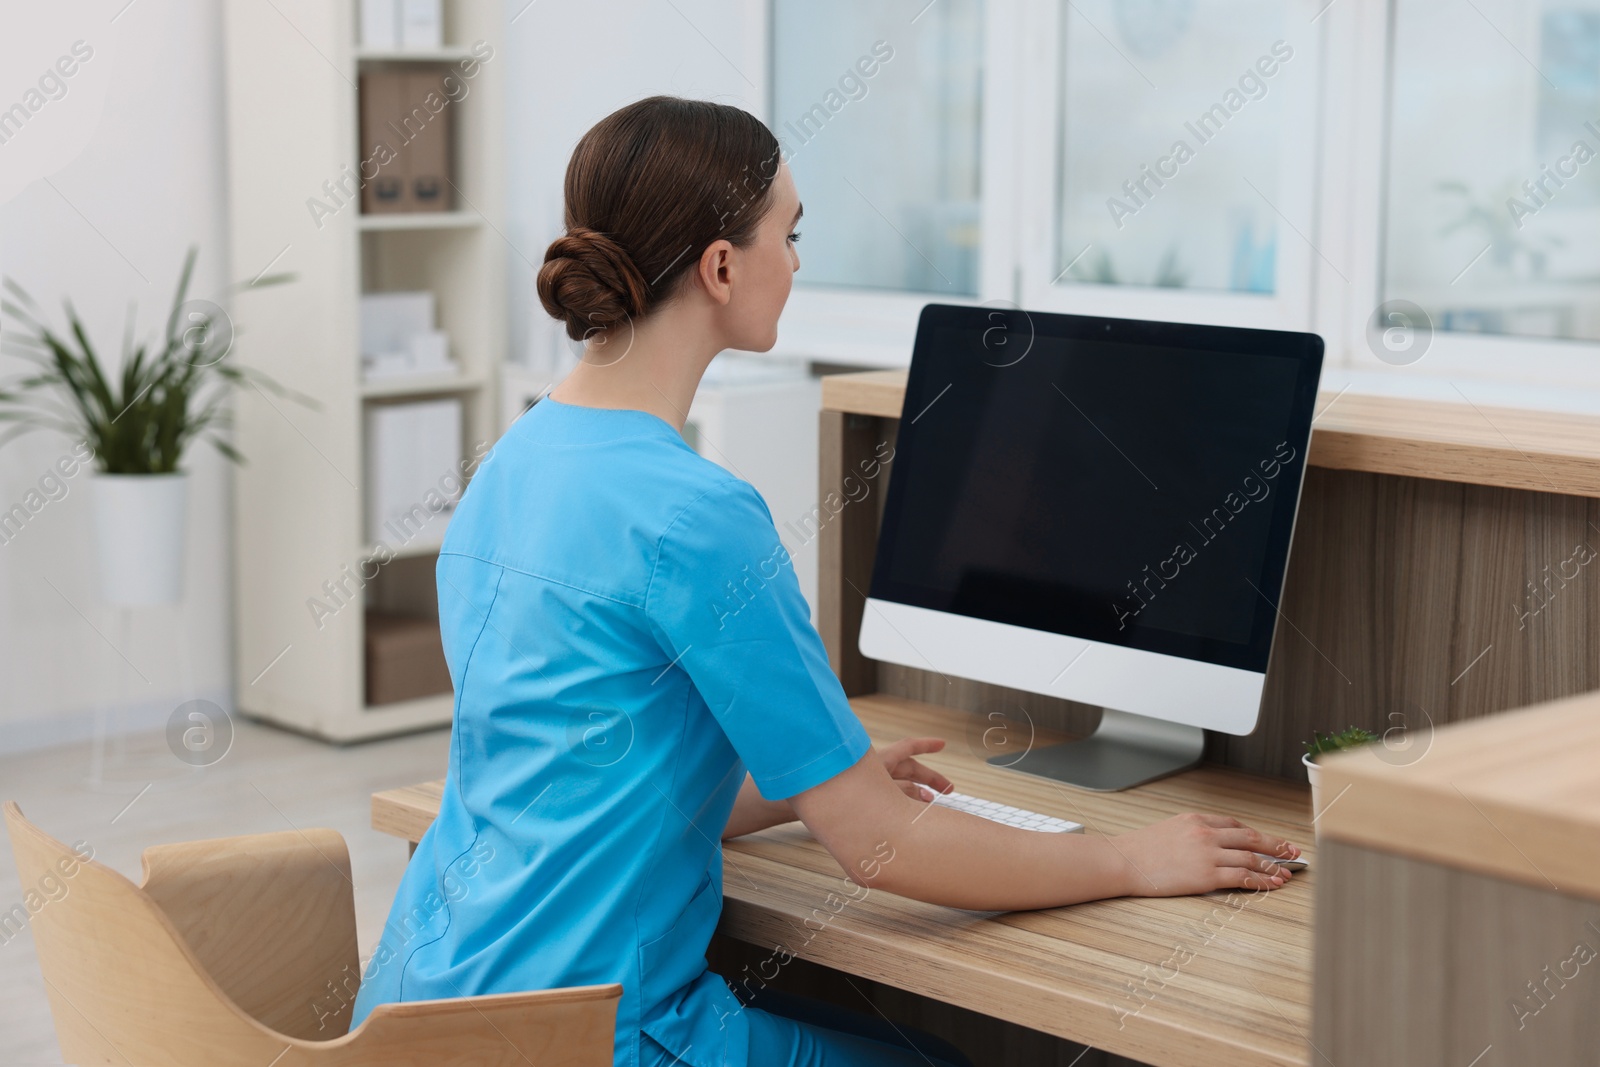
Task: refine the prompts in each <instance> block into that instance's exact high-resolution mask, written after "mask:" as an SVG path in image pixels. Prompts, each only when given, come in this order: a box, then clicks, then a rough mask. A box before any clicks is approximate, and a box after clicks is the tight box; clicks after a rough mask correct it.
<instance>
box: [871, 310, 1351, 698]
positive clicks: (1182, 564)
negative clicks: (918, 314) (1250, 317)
mask: <svg viewBox="0 0 1600 1067" xmlns="http://www.w3.org/2000/svg"><path fill="white" fill-rule="evenodd" d="M1024 352H1025V354H1023V353H1024ZM1321 357H1322V342H1321V339H1320V338H1318V337H1317V336H1316V335H1314V334H1302V333H1288V332H1282V331H1271V330H1244V329H1234V328H1224V327H1204V326H1193V325H1185V324H1175V323H1150V322H1138V321H1134V320H1126V319H1103V318H1094V317H1089V316H1077V315H1054V314H1043V313H1038V312H1031V313H1024V312H1019V311H1015V310H1010V311H996V310H995V309H993V308H973V307H952V306H948V305H929V306H928V307H927V308H926V309H924V312H923V316H922V320H921V322H920V324H919V327H918V332H917V341H916V348H915V350H914V353H913V357H912V362H911V368H910V372H909V375H908V380H907V388H906V398H905V405H904V410H903V412H902V417H901V420H900V428H899V438H898V440H897V442H896V445H895V453H894V463H893V468H892V471H893V473H892V477H891V479H890V483H889V489H888V498H887V500H886V501H885V509H884V523H883V529H882V532H881V535H880V539H879V545H878V554H877V559H876V565H875V568H874V572H873V579H872V595H873V596H874V597H877V598H880V599H886V600H893V601H898V602H901V603H909V604H915V605H918V606H921V607H926V608H932V609H935V610H940V611H948V612H954V613H957V614H962V615H969V616H972V617H975V618H983V619H990V620H993V621H997V622H1005V623H1010V624H1012V625H1017V626H1025V627H1029V628H1032V629H1037V630H1047V631H1052V632H1056V633H1063V634H1070V635H1072V636H1076V637H1082V638H1088V639H1091V640H1096V641H1103V642H1107V643H1110V644H1119V645H1125V646H1128V647H1133V648H1141V649H1146V650H1148V651H1152V652H1162V653H1166V654H1169V655H1177V656H1184V657H1187V658H1190V659H1199V660H1203V661H1206V662H1212V663H1219V664H1224V665H1227V666H1235V667H1242V668H1246V669H1250V670H1257V671H1264V670H1265V669H1266V662H1267V657H1268V654H1269V653H1270V650H1271V642H1272V634H1273V626H1274V622H1275V620H1276V617H1277V601H1278V596H1279V591H1280V588H1281V586H1282V581H1283V572H1284V568H1285V566H1286V563H1287V559H1288V548H1289V538H1290V533H1291V531H1292V527H1293V521H1294V510H1295V505H1296V502H1297V500H1298V496H1299V490H1300V482H1301V478H1302V474H1303V470H1304V464H1305V450H1306V444H1307V441H1308V439H1309V436H1310V424H1311V418H1312V408H1313V405H1314V403H1315V399H1316V386H1317V379H1318V375H1319V373H1320V369H1321Z"/></svg>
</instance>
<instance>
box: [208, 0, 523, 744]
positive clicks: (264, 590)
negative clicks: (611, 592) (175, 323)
mask: <svg viewBox="0 0 1600 1067" xmlns="http://www.w3.org/2000/svg"><path fill="white" fill-rule="evenodd" d="M357 8H358V5H357V4H356V3H355V2H354V0H274V2H273V3H270V4H264V3H261V2H260V0H227V2H226V5H225V16H224V22H225V31H224V32H225V47H226V49H227V104H226V107H227V119H228V121H227V128H228V138H229V143H228V149H229V187H230V194H231V201H230V213H231V223H232V230H231V233H232V249H231V252H232V257H231V264H232V271H231V274H232V277H234V278H236V279H251V278H255V277H257V276H259V275H261V274H263V273H278V272H292V273H294V274H295V275H296V280H295V281H293V282H291V283H289V284H285V285H277V286H271V287H267V288H263V289H260V290H256V291H246V292H244V293H241V294H240V295H239V296H237V297H236V298H235V300H234V303H233V308H232V311H233V314H234V317H235V319H236V320H237V322H238V323H239V331H238V340H237V342H236V344H237V347H238V354H239V358H240V359H241V361H242V362H245V363H248V364H250V365H252V366H255V367H259V368H260V369H262V370H264V371H265V372H267V373H268V374H270V375H272V376H273V377H274V378H276V379H277V380H278V381H280V382H282V383H283V384H285V385H287V386H289V387H291V388H293V389H296V390H298V391H300V392H302V393H306V394H309V395H310V396H312V397H315V398H316V399H317V401H318V402H319V403H320V405H321V407H320V410H310V409H308V408H306V407H303V406H300V405H297V404H294V403H292V402H290V401H287V400H284V399H280V398H278V397H275V396H271V395H269V394H263V393H259V392H258V391H255V390H249V391H246V392H245V393H244V394H242V395H240V396H239V397H238V399H237V402H236V408H235V425H236V433H235V439H236V441H237V444H238V446H239V448H240V450H241V451H242V452H243V453H244V455H245V457H246V463H245V465H244V466H243V467H241V468H240V469H239V471H238V473H237V477H236V480H235V483H234V486H235V487H234V527H235V528H234V549H235V572H236V578H235V608H236V613H235V620H236V621H235V648H236V675H237V683H236V689H237V692H236V700H237V706H238V708H239V710H240V711H241V712H243V713H245V714H246V715H249V716H251V717H255V718H260V719H263V720H268V721H271V722H275V723H279V724H281V725H284V726H288V727H291V728H293V729H296V730H300V731H303V732H306V733H310V734H313V735H316V736H320V737H324V738H328V739H331V740H336V741H351V740H357V739H362V738H369V737H376V736H380V735H384V734H393V733H400V732H404V731H408V730H415V729H420V728H424V727H429V726H437V725H441V724H447V723H448V722H449V721H450V714H451V705H452V697H451V695H450V694H449V693H445V694H442V695H439V696H436V697H429V698H426V699H422V700H415V701H406V702H399V703H390V704H383V705H378V706H371V707H369V706H367V704H366V700H365V693H366V679H365V655H364V633H363V629H364V626H363V621H364V620H363V612H364V609H365V608H366V607H383V608H389V609H401V610H411V611H423V612H426V613H430V614H432V613H434V612H435V611H436V602H435V590H434V565H435V562H436V560H437V550H436V549H433V548H425V547H421V546H402V547H398V548H397V549H396V551H395V553H394V556H395V558H394V559H392V560H391V561H389V562H387V563H382V564H381V565H374V564H375V563H376V561H374V560H373V559H372V557H373V554H374V551H375V546H374V545H372V544H370V543H369V542H368V541H367V538H366V531H367V528H368V527H367V523H366V521H365V515H364V512H363V498H364V492H363V487H364V480H365V477H366V472H365V471H364V469H363V467H364V443H363V440H362V435H363V433H364V423H365V420H364V418H363V411H364V410H365V408H366V407H368V406H370V405H373V404H384V403H394V402H397V401H403V400H408V399H417V398H422V397H440V396H452V397H459V398H460V399H461V401H462V408H463V411H462V414H463V426H464V437H465V440H463V441H462V453H461V454H462V457H463V459H464V460H470V459H471V458H472V457H474V456H475V455H478V454H481V451H482V449H480V448H479V447H478V446H479V445H483V446H485V447H486V446H487V444H488V443H491V442H492V441H493V440H494V439H495V438H497V437H498V436H499V434H500V433H501V432H502V431H503V429H504V426H505V421H506V420H505V416H504V407H503V405H502V404H501V402H500V398H499V396H498V388H499V382H500V374H501V369H502V367H503V366H504V363H505V358H506V344H507V341H506V300H505V259H506V248H505V244H504V240H503V238H502V237H501V236H500V235H501V233H503V232H504V229H505V224H504V213H505V212H504V202H505V189H504V185H505V178H504V172H505V162H504V158H503V137H504V84H505V79H504V70H503V69H502V68H503V64H504V62H505V58H504V56H503V55H502V50H501V48H500V47H499V43H500V42H501V40H502V36H503V31H504V17H505V12H504V9H503V5H501V4H499V3H495V2H492V0H445V5H444V8H445V16H444V19H445V20H444V39H445V41H446V42H448V43H447V45H446V46H445V47H443V48H438V49H428V50H426V51H395V50H378V49H371V48H365V47H362V46H361V45H360V44H359V31H358V10H357ZM479 41H483V42H487V43H488V44H489V45H490V46H491V48H492V49H493V52H492V53H491V54H490V56H489V58H487V59H484V58H482V56H481V55H474V54H473V51H472V46H473V45H474V44H475V43H476V42H479ZM463 59H473V60H475V61H476V62H477V68H476V72H475V73H474V74H473V75H472V76H471V77H462V78H461V81H462V83H463V84H465V85H466V86H467V92H466V93H465V94H464V95H461V96H459V98H457V99H452V100H450V101H449V102H448V104H447V105H446V106H447V107H449V108H450V109H451V111H452V121H453V137H452V140H453V143H452V148H451V151H452V157H453V160H454V164H453V168H452V169H453V177H454V185H455V189H454V190H453V196H452V199H453V210H450V211H444V212H438V213H427V214H423V213H412V214H393V215H379V216H362V215H361V214H360V194H359V191H355V192H354V195H351V196H347V197H344V196H342V194H341V196H335V195H334V192H330V189H331V190H334V191H337V186H338V183H339V182H340V181H341V180H348V179H347V176H351V175H354V174H355V173H356V172H357V168H358V166H359V163H360V156H361V151H360V143H359V115H360V108H359V100H358V92H357V86H358V84H359V74H360V73H361V72H362V71H364V70H371V69H377V68H379V67H387V66H393V65H397V64H417V63H427V64H432V65H435V66H437V67H438V68H439V69H440V72H441V74H442V73H443V72H444V70H445V69H446V68H447V67H455V69H456V72H457V74H458V76H459V75H460V73H461V72H460V67H459V64H460V61H462V60H463ZM327 183H332V184H331V185H329V184H327ZM352 184H353V183H352ZM341 197H342V202H341ZM313 201H321V202H322V204H323V205H324V206H325V207H326V208H333V211H332V214H326V213H323V214H322V217H321V218H320V221H319V220H318V218H317V217H316V215H315V214H314V213H313V211H312V203H313ZM407 289H429V290H431V291H432V292H433V293H434V294H435V298H436V303H437V308H438V325H439V328H440V329H443V330H445V331H447V332H448V333H449V335H450V344H451V350H452V353H453V355H454V356H455V358H456V360H457V362H458V363H459V364H460V366H461V373H460V374H459V375H449V376H441V375H434V376H429V377H427V378H423V379H417V380H410V381H404V380H394V379H390V380H382V381H374V382H363V381H362V378H361V360H360V352H359V316H358V312H359V297H360V295H361V294H362V293H364V292H380V291H393V290H407ZM319 605H320V607H319Z"/></svg>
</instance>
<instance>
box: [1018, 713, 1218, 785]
mask: <svg viewBox="0 0 1600 1067" xmlns="http://www.w3.org/2000/svg"><path fill="white" fill-rule="evenodd" d="M1104 710H1105V713H1104V714H1103V715H1102V716H1101V718H1100V725H1099V726H1097V727H1095V730H1094V733H1092V734H1090V735H1089V736H1088V737H1085V738H1082V739H1081V740H1078V741H1066V742H1063V743H1061V744H1058V745H1046V746H1045V747H1043V748H1030V749H1029V750H1028V751H1027V752H1025V753H1023V755H1022V756H1021V758H1018V757H1016V756H1012V755H1000V756H991V757H989V759H988V761H987V762H989V763H992V764H995V765H997V766H1001V767H1009V768H1011V769H1012V770H1014V771H1023V772H1025V773H1027V774H1036V775H1039V776H1040V777H1041V778H1054V779H1055V780H1056V781H1058V782H1066V783H1067V784H1068V785H1075V786H1077V787H1079V788H1080V789H1092V790H1095V791H1096V792H1102V793H1109V792H1114V791H1116V790H1118V789H1127V788H1128V787H1129V786H1135V785H1139V784H1140V783H1142V782H1149V781H1153V780H1155V779H1157V778H1164V777H1166V776H1167V775H1169V774H1176V773H1177V772H1178V771H1182V770H1187V769H1188V768H1190V767H1193V766H1195V765H1196V764H1197V763H1199V762H1200V755H1201V753H1202V752H1203V751H1204V749H1205V740H1206V735H1205V731H1204V730H1202V729H1200V727H1198V726H1188V725H1185V724H1183V723H1176V722H1167V721H1166V720H1164V719H1153V718H1151V717H1150V716H1148V715H1135V714H1134V713H1132V712H1129V711H1117V710H1116V709H1114V708H1106V709H1104Z"/></svg>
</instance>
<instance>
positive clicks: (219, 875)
mask: <svg viewBox="0 0 1600 1067" xmlns="http://www.w3.org/2000/svg"><path fill="white" fill-rule="evenodd" d="M140 888H142V889H143V891H144V892H145V893H146V894H147V895H148V896H149V897H150V899H152V900H154V901H155V902H156V904H157V906H159V907H160V908H161V910H162V911H164V912H166V915H167V918H168V919H170V920H172V924H173V925H174V926H175V927H177V929H178V931H179V933H181V934H182V935H183V938H184V940H185V941H186V942H188V945H189V948H190V949H191V950H192V951H193V952H194V954H195V957H196V958H197V959H198V960H199V961H200V965H201V967H202V968H203V969H204V971H205V973H206V974H208V975H209V976H210V977H211V979H212V981H214V982H216V984H217V986H218V987H219V988H220V989H221V990H222V991H223V992H224V993H226V994H228V996H229V997H230V998H231V999H232V1000H233V1002H234V1003H235V1004H237V1005H238V1006H239V1008H240V1009H241V1010H242V1011H244V1012H245V1014H247V1015H249V1016H250V1017H251V1018H252V1019H255V1020H256V1021H257V1022H259V1023H262V1024H263V1025H265V1026H268V1027H270V1028H271V1029H273V1030H275V1031H277V1032H278V1033H280V1034H287V1035H289V1036H291V1037H298V1038H303V1039H305V1040H307V1041H329V1040H332V1039H333V1038H336V1037H339V1036H340V1035H342V1034H344V1033H346V1032H348V1031H349V1029H350V1013H351V1010H352V1009H353V1007H354V1005H355V997H356V990H357V988H358V987H359V986H360V984H361V959H360V954H359V952H358V950H357V947H356V909H355V898H354V891H353V888H352V883H351V881H350V853H349V850H348V849H347V848H346V847H345V843H344V837H343V836H341V835H340V834H339V832H338V831H337V830H328V829H322V828H318V827H309V828H307V829H305V830H284V831H281V832H278V833H265V834H251V835H249V836H246V837H223V838H215V839H212V840H207V841H184V842H182V843H179V844H173V845H156V846H152V847H151V848H147V849H145V851H144V884H143V885H142V886H141V887H140Z"/></svg>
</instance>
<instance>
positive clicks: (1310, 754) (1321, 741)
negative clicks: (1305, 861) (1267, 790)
mask: <svg viewBox="0 0 1600 1067" xmlns="http://www.w3.org/2000/svg"><path fill="white" fill-rule="evenodd" d="M1377 739H1378V735H1377V734H1375V733H1373V732H1372V731H1370V730H1364V729H1362V728H1361V727H1359V726H1352V727H1350V728H1349V729H1348V730H1343V731H1341V732H1339V733H1336V734H1325V733H1322V732H1321V731H1320V730H1313V731H1311V740H1310V741H1306V742H1304V744H1305V746H1306V752H1305V755H1303V756H1301V757H1300V762H1301V763H1303V764H1305V767H1306V777H1307V778H1309V779H1310V780H1311V816H1312V819H1313V820H1315V819H1316V818H1317V817H1318V816H1320V815H1321V814H1322V803H1321V801H1320V800H1319V799H1318V788H1317V787H1318V784H1319V783H1318V781H1317V779H1318V772H1319V771H1320V770H1321V768H1319V767H1318V766H1317V757H1318V756H1320V755H1321V754H1322V753H1324V752H1340V751H1343V750H1344V749H1348V748H1358V747H1360V746H1361V745H1365V744H1369V743H1371V742H1373V741H1376V740H1377Z"/></svg>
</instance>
